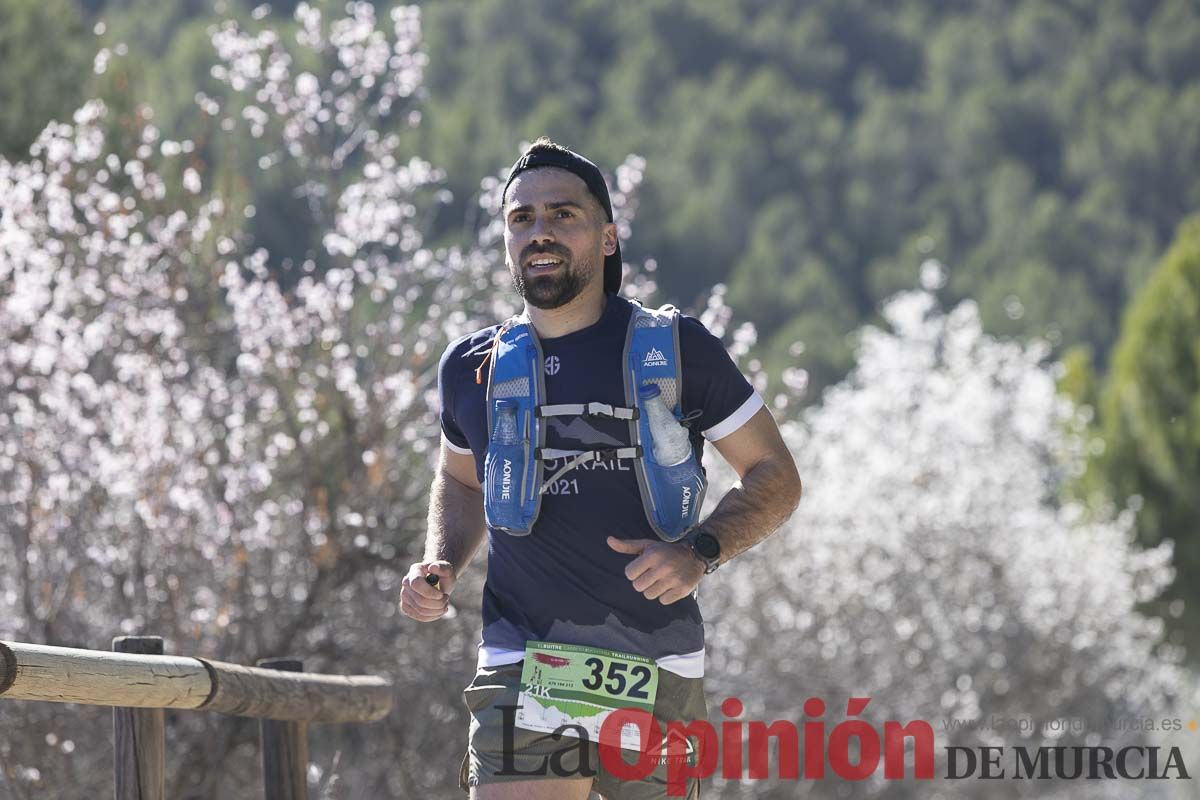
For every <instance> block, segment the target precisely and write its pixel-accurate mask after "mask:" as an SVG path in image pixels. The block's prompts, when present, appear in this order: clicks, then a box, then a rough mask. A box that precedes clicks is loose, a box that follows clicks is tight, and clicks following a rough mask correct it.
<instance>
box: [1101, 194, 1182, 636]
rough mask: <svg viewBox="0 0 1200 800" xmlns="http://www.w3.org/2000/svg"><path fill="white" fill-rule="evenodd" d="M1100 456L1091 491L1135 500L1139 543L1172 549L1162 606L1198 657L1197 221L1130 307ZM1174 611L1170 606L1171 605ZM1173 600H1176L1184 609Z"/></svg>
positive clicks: (1106, 405)
mask: <svg viewBox="0 0 1200 800" xmlns="http://www.w3.org/2000/svg"><path fill="white" fill-rule="evenodd" d="M1100 412H1101V413H1100V424H1101V429H1102V430H1103V433H1104V439H1105V443H1106V447H1105V450H1104V452H1103V453H1102V454H1100V455H1099V456H1098V457H1097V458H1096V460H1095V461H1094V463H1093V470H1092V476H1091V477H1092V481H1093V486H1094V487H1095V488H1101V489H1103V490H1105V491H1106V493H1107V494H1108V496H1109V497H1112V498H1113V499H1115V500H1116V501H1117V502H1119V503H1120V502H1122V501H1126V500H1127V499H1128V498H1134V499H1133V501H1132V506H1133V507H1134V508H1139V507H1140V508H1139V512H1138V520H1137V529H1138V535H1139V537H1140V538H1141V540H1142V542H1143V543H1145V544H1147V545H1153V544H1156V543H1158V542H1160V541H1163V540H1167V539H1169V540H1172V541H1173V542H1174V544H1175V565H1176V568H1177V570H1178V574H1177V576H1176V579H1175V582H1174V585H1173V587H1172V589H1171V590H1170V592H1169V593H1168V595H1167V596H1166V597H1165V598H1164V600H1163V603H1164V604H1166V605H1165V610H1167V611H1168V612H1169V613H1168V616H1169V617H1179V615H1180V614H1181V613H1182V617H1181V618H1180V621H1178V622H1175V623H1173V626H1174V627H1175V633H1174V638H1175V639H1176V640H1177V641H1181V642H1183V643H1186V644H1189V645H1190V647H1189V650H1191V651H1192V653H1193V658H1194V657H1195V656H1196V655H1197V654H1200V647H1197V645H1200V580H1197V578H1200V216H1196V217H1193V218H1191V219H1190V220H1188V221H1186V222H1185V223H1184V224H1183V225H1182V226H1180V229H1179V233H1178V235H1177V237H1176V240H1175V243H1174V245H1173V246H1172V247H1171V249H1170V251H1169V252H1168V253H1167V255H1166V257H1165V258H1164V259H1163V262H1162V264H1161V265H1160V266H1159V268H1158V269H1157V271H1156V272H1155V273H1154V274H1153V275H1152V277H1151V278H1150V280H1149V282H1148V283H1147V285H1146V286H1145V288H1144V289H1143V290H1142V291H1141V292H1140V293H1139V295H1138V296H1137V298H1136V300H1135V301H1134V303H1133V304H1132V305H1131V307H1130V308H1129V310H1128V312H1127V314H1126V315H1125V319H1124V321H1123V324H1122V329H1121V336H1120V339H1119V341H1118V344H1117V347H1116V352H1115V355H1114V358H1113V364H1112V370H1111V372H1110V374H1109V377H1108V380H1107V382H1106V385H1105V387H1104V390H1103V393H1102V396H1101V407H1100ZM1173 601H1176V602H1174V605H1173V606H1172V605H1171V604H1172V602H1173ZM1178 601H1182V608H1181V604H1180V602H1178Z"/></svg>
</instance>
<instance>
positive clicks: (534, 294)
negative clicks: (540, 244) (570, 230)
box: [508, 248, 594, 310]
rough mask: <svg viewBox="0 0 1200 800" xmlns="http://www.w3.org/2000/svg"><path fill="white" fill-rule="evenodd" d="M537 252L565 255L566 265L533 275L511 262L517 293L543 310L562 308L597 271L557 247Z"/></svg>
mask: <svg viewBox="0 0 1200 800" xmlns="http://www.w3.org/2000/svg"><path fill="white" fill-rule="evenodd" d="M535 252H536V253H547V254H550V255H554V256H557V257H559V258H561V259H562V261H563V263H562V266H560V267H559V268H558V269H556V270H554V271H553V272H550V273H547V274H545V275H533V276H530V274H529V270H528V269H526V268H523V267H514V266H511V265H510V266H509V270H508V271H509V274H510V275H511V276H512V281H513V289H515V290H516V292H517V294H519V295H520V296H521V297H522V298H523V299H524V300H525V302H527V303H529V305H531V306H533V307H534V308H540V309H543V310H549V309H554V308H561V307H562V306H565V305H566V304H567V303H569V302H571V301H572V300H574V299H575V298H576V297H578V296H579V294H580V292H582V291H583V289H584V287H586V286H587V284H588V275H590V273H591V272H593V271H594V270H592V269H590V267H591V266H592V265H590V264H587V263H581V264H579V265H578V266H576V265H575V263H574V261H573V260H572V259H571V258H569V257H568V256H567V254H566V253H564V252H562V251H561V250H559V249H557V248H554V249H550V248H547V249H545V250H538V251H535ZM522 260H524V259H522Z"/></svg>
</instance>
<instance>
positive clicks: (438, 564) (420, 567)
mask: <svg viewBox="0 0 1200 800" xmlns="http://www.w3.org/2000/svg"><path fill="white" fill-rule="evenodd" d="M427 575H436V576H437V579H438V585H437V588H434V587H433V586H431V585H429V581H428V580H426V576H427ZM453 589H454V567H452V566H451V565H450V562H448V561H419V562H417V563H416V564H413V565H412V566H411V567H409V568H408V574H407V575H405V576H404V580H403V581H402V582H401V584H400V611H401V613H403V614H404V616H406V617H412V618H413V619H415V620H416V621H418V622H433V621H434V620H435V619H440V618H441V617H442V615H443V614H445V613H446V610H447V609H448V608H450V592H451V591H453Z"/></svg>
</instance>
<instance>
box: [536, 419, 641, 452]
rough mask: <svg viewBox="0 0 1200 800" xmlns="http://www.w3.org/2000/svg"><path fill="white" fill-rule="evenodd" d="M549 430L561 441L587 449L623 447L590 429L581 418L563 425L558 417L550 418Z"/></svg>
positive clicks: (612, 439) (613, 438)
mask: <svg viewBox="0 0 1200 800" xmlns="http://www.w3.org/2000/svg"><path fill="white" fill-rule="evenodd" d="M548 422H549V423H550V430H551V431H553V432H554V433H555V434H557V435H558V436H559V437H560V438H562V439H570V440H572V441H573V443H574V444H578V445H581V446H588V447H624V446H625V443H624V442H622V441H621V440H620V439H617V438H615V437H613V436H609V435H608V434H607V433H602V432H601V431H598V430H596V429H595V428H594V427H592V425H591V423H589V422H588V421H587V420H585V419H583V418H582V417H574V418H573V419H572V420H571V421H570V422H567V423H564V422H562V421H560V419H559V418H558V417H550V418H549V419H548Z"/></svg>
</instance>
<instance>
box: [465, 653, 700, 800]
mask: <svg viewBox="0 0 1200 800" xmlns="http://www.w3.org/2000/svg"><path fill="white" fill-rule="evenodd" d="M521 666H522V662H518V663H516V664H506V665H504V666H500V667H481V668H480V669H479V671H478V672H477V673H476V675H475V679H474V680H473V681H471V685H470V686H468V687H467V688H466V689H465V690H464V691H463V700H464V701H465V702H466V704H467V708H468V709H470V711H471V730H470V735H469V737H468V744H467V753H466V756H465V757H464V758H463V762H462V769H461V770H460V774H459V785H460V786H461V787H462V789H464V790H467V791H469V788H470V787H471V786H477V785H479V784H484V783H500V782H505V781H523V780H537V779H539V778H542V777H545V778H556V777H573V776H577V777H592V778H593V783H592V788H593V789H594V790H595V791H597V792H599V793H600V794H602V795H604V797H605V798H606V800H660V798H666V797H667V767H666V765H665V764H660V765H659V766H658V767H657V768H656V769H655V770H654V772H652V773H651V774H650V775H649V776H647V777H646V778H645V779H644V780H642V781H622V780H620V779H618V778H617V777H616V776H614V775H612V774H611V773H609V772H608V771H607V770H606V769H604V765H603V764H602V763H601V762H600V750H599V745H598V744H597V743H595V742H590V743H588V745H587V747H586V749H587V757H586V758H582V757H581V753H580V751H581V748H580V746H579V740H578V739H575V738H572V737H562V738H560V739H557V740H556V739H555V738H554V737H553V735H552V734H549V733H538V732H536V731H527V730H523V729H521V728H516V727H515V726H513V727H512V734H511V735H512V749H513V751H514V752H513V753H512V754H511V756H510V757H509V761H508V770H509V771H510V772H515V773H520V772H524V773H529V772H538V771H539V770H540V768H541V767H543V765H545V764H548V763H551V761H550V759H551V757H553V756H554V754H556V753H558V754H560V755H559V758H558V759H557V766H558V767H559V768H560V769H559V772H560V773H563V774H558V775H556V774H554V773H553V772H550V771H549V770H541V771H544V772H545V773H546V774H545V775H541V774H537V775H528V774H527V775H504V774H501V773H502V772H503V771H504V770H505V753H504V737H505V731H504V727H505V713H506V712H504V711H503V710H502V709H501V707H502V706H508V707H510V708H511V707H515V706H516V705H517V695H518V694H519V692H520V682H521ZM658 674H659V678H658V695H657V697H656V698H655V703H654V716H655V717H657V718H658V719H659V720H660V723H659V731H660V733H663V734H664V735H665V733H666V730H665V725H664V724H663V722H664V721H680V722H683V723H687V722H691V721H693V720H707V719H708V708H707V706H706V704H705V702H704V679H703V678H683V677H680V676H679V675H676V674H674V673H672V672H669V671H667V670H663V669H660V670H659V673H658ZM507 714H508V719H509V720H511V719H513V715H514V714H515V712H514V711H511V710H510V711H508V712H507ZM510 724H511V723H510ZM696 746H697V743H696V741H695V740H694V739H693V740H692V753H693V754H694V753H695V749H694V748H695V747H696ZM626 760H627V761H629V762H630V763H632V759H630V758H627V759H626ZM580 762H583V763H580ZM699 796H700V782H699V781H698V780H696V779H692V780H691V785H690V786H689V787H688V791H687V793H686V797H687V798H688V800H696V798H698V797H699Z"/></svg>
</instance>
